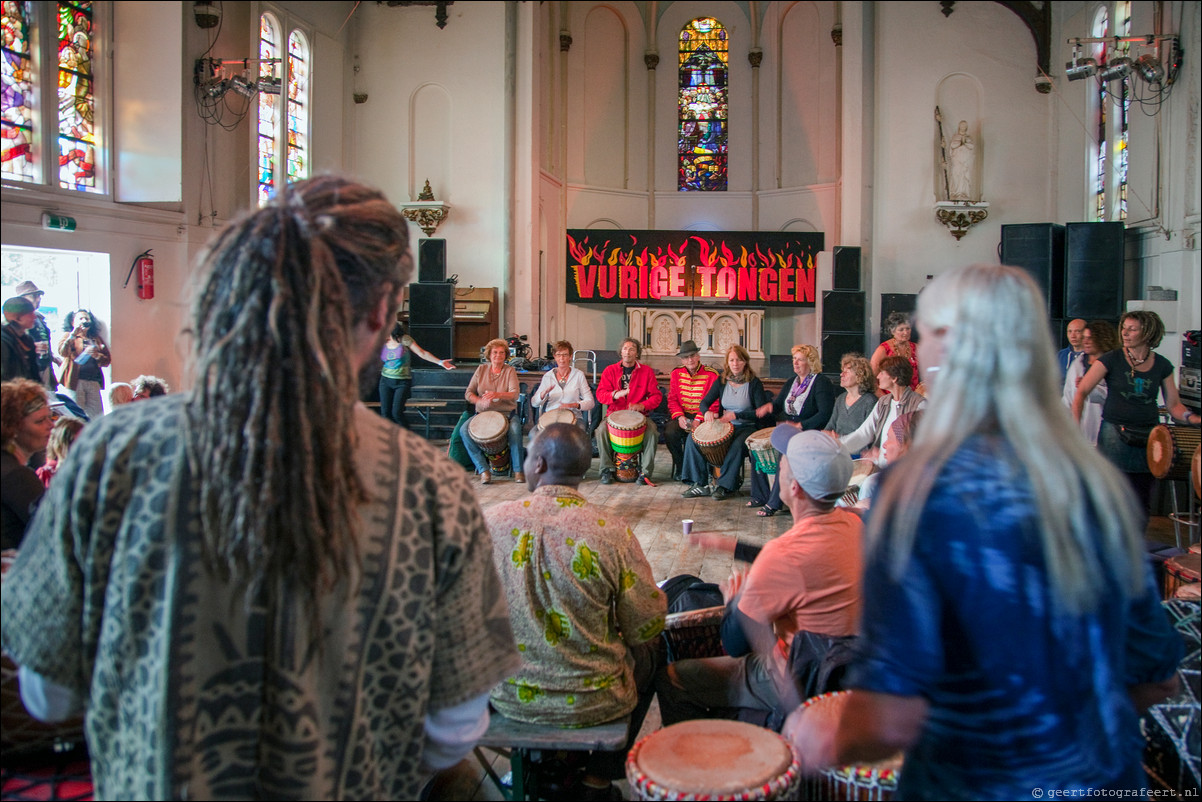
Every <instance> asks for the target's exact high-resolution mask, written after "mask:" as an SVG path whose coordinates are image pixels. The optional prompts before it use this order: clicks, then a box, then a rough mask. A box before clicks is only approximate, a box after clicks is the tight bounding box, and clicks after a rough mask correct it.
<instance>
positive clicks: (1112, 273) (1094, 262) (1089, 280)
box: [1064, 223, 1136, 320]
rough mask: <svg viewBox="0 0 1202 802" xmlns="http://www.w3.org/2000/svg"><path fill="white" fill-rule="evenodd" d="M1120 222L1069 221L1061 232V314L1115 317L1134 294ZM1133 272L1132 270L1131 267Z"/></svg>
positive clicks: (1070, 318) (1118, 315)
mask: <svg viewBox="0 0 1202 802" xmlns="http://www.w3.org/2000/svg"><path fill="white" fill-rule="evenodd" d="M1124 239H1125V232H1124V226H1123V224H1122V223H1069V224H1068V225H1067V226H1065V235H1064V317H1065V319H1067V320H1073V319H1075V318H1082V319H1084V320H1092V319H1094V318H1102V319H1104V320H1117V319H1118V318H1119V317H1120V316H1121V315H1122V314H1123V311H1124V308H1125V306H1126V303H1127V301H1129V300H1130V299H1132V298H1134V297H1135V296H1136V288H1135V286H1134V282H1133V281H1132V280H1131V279H1132V278H1134V276H1133V275H1132V276H1131V277H1129V276H1128V275H1127V273H1128V271H1127V270H1126V264H1125V261H1124V256H1125V254H1124ZM1131 272H1132V274H1134V272H1135V271H1131Z"/></svg>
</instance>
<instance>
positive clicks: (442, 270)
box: [417, 239, 447, 282]
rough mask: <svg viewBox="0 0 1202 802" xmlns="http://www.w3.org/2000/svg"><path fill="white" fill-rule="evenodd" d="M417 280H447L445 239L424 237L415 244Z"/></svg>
mask: <svg viewBox="0 0 1202 802" xmlns="http://www.w3.org/2000/svg"><path fill="white" fill-rule="evenodd" d="M417 280H418V281H421V282H439V281H446V280H447V241H446V240H445V239H424V240H421V241H420V242H419V243H418V246H417Z"/></svg>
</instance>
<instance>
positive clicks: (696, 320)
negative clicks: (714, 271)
mask: <svg viewBox="0 0 1202 802" xmlns="http://www.w3.org/2000/svg"><path fill="white" fill-rule="evenodd" d="M626 323H627V331H628V332H629V334H630V336H631V337H633V338H635V339H637V340H638V341H639V342H641V343H645V345H644V347H643V352H644V353H645V354H650V355H653V356H675V355H676V352H677V351H679V350H680V344H681V343H682V342H683V341H685V340H693V341H694V342H695V343H697V346H698V347H699V348H700V349H701V355H702V356H704V357H721V356H722V355H723V354H724V353H726V349H727V348H729V347H730V346H731V345H735V344H738V345H741V346H743V347H744V348H746V349H747V352H748V354H749V355H750V356H751V357H752V358H753V359H764V358H765V356H764V310H763V309H729V308H726V307H723V308H720V309H696V310H692V311H690V310H689V309H688V308H674V307H627V308H626Z"/></svg>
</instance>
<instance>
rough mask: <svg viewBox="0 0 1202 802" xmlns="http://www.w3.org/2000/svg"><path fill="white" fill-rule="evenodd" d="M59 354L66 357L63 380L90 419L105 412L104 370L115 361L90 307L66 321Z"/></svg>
mask: <svg viewBox="0 0 1202 802" xmlns="http://www.w3.org/2000/svg"><path fill="white" fill-rule="evenodd" d="M63 331H64V332H65V334H63V337H62V339H60V340H59V342H58V353H59V356H61V357H62V358H63V370H62V373H61V374H60V376H59V383H60V384H61V385H62V386H63V388H64V389H65V392H66V393H67V395H69V396H70V397H71V400H73V401H74V402H75V403H76V404H78V405H79V407H80V408H81V409H82V410H83V411H84V413H85V414H86V415H87V416H88V419H89V420H95V419H96V418H99V417H100V416H101V415H102V414H104V401H103V400H102V399H101V392H100V391H101V390H103V389H104V372H103V371H102V368H107V367H108V366H109V364H111V363H112V361H113V360H112V357H111V355H110V354H109V347H108V346H107V345H106V344H105V342H104V338H103V337H101V336H100V324H99V323H97V322H96V318H95V316H93V315H92V313H91V312H89V311H88V310H87V309H77V310H76V311H74V312H72V313H70V314H69V315H67V319H66V321H65V322H64V323H63Z"/></svg>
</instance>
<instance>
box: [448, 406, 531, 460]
mask: <svg viewBox="0 0 1202 802" xmlns="http://www.w3.org/2000/svg"><path fill="white" fill-rule="evenodd" d="M473 417H474V416H473ZM471 423H472V421H471V418H468V419H467V420H466V421H465V422H464V424H463V430H464V431H463V435H464V436H463V447H464V448H466V449H467V454H468V456H469V457H471V458H472V465H473V466H475V468H476V473H484V472H485V471H491V470H492V469H491V468H489V466H488V457H487V456H486V455H485V454H484V451H483V450H482V449H481V448H480V446H479V445H478V444H477V443H476V441H475V440H473V439H472V436H471V434H470V432H471V429H470V428H468V427H470V426H471ZM525 461H526V449H525V448H523V447H522V419H521V418H520V417H519V416H518V414H517V411H516V410H515V411H514V412H510V413H509V467H510V470H511V471H513V472H514V473H516V472H518V471H520V470H523V468H522V463H523V462H525Z"/></svg>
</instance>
